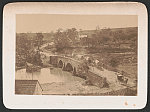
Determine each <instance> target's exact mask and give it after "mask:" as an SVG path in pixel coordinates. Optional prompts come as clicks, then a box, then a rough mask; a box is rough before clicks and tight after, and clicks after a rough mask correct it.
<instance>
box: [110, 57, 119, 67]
mask: <svg viewBox="0 0 150 112" xmlns="http://www.w3.org/2000/svg"><path fill="white" fill-rule="evenodd" d="M109 63H110V66H112V67H117V66H118V65H119V60H118V59H117V58H112V59H111V60H110V61H109Z"/></svg>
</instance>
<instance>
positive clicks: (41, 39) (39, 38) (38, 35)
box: [35, 33, 43, 49]
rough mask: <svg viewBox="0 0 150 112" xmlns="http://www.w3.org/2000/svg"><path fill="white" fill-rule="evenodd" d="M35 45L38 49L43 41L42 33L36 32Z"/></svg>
mask: <svg viewBox="0 0 150 112" xmlns="http://www.w3.org/2000/svg"><path fill="white" fill-rule="evenodd" d="M36 35H37V36H36V40H35V41H36V45H37V46H38V49H39V47H40V46H41V45H42V43H43V34H42V33H36Z"/></svg>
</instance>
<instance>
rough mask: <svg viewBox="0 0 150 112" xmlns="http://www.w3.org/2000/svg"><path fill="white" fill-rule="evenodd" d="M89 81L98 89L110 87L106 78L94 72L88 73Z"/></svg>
mask: <svg viewBox="0 0 150 112" xmlns="http://www.w3.org/2000/svg"><path fill="white" fill-rule="evenodd" d="M87 81H88V82H89V83H91V84H92V85H95V86H97V87H100V88H101V87H109V85H108V83H107V79H106V78H105V77H100V76H98V75H97V74H94V73H92V72H90V71H89V72H88V73H87Z"/></svg>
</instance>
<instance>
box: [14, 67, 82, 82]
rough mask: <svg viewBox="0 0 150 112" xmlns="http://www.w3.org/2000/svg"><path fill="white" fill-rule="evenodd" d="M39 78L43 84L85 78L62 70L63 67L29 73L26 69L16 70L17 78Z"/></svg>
mask: <svg viewBox="0 0 150 112" xmlns="http://www.w3.org/2000/svg"><path fill="white" fill-rule="evenodd" d="M32 78H33V80H38V81H39V82H40V83H41V84H44V83H52V82H72V81H80V80H83V79H81V78H79V77H75V76H73V74H72V73H70V72H66V71H62V69H61V68H53V69H50V68H42V69H41V72H33V74H32V73H27V72H26V69H21V70H17V71H16V76H15V79H20V80H32Z"/></svg>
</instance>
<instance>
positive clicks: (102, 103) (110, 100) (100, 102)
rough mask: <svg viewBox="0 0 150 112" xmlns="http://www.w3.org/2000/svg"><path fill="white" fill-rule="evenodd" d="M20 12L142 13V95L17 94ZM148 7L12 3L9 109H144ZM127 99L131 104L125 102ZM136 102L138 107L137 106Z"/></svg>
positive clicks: (7, 19)
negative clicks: (15, 90)
mask: <svg viewBox="0 0 150 112" xmlns="http://www.w3.org/2000/svg"><path fill="white" fill-rule="evenodd" d="M16 14H86V15H92V14H93V15H138V96H51V95H42V96H41V95H38V96H34V95H15V94H14V81H15V37H16V36H15V35H16V34H15V33H16V28H15V26H16V18H15V16H16ZM147 18H148V17H147V9H146V7H145V5H143V4H142V3H136V2H118V3H117V2H109V3H105V2H102V3H94V2H92V3H86V2H83V3H79V2H78V3H75V2H74V3H55V2H53V3H44V2H40V3H31V2H30V3H27V2H26V3H9V4H7V5H5V6H4V10H3V103H4V105H5V107H6V108H9V109H142V108H144V107H145V105H146V103H147V42H148V41H147V40H148V35H147V33H148V32H147V28H148V26H147V24H148V20H147ZM125 102H127V103H128V105H125ZM133 104H136V106H133Z"/></svg>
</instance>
